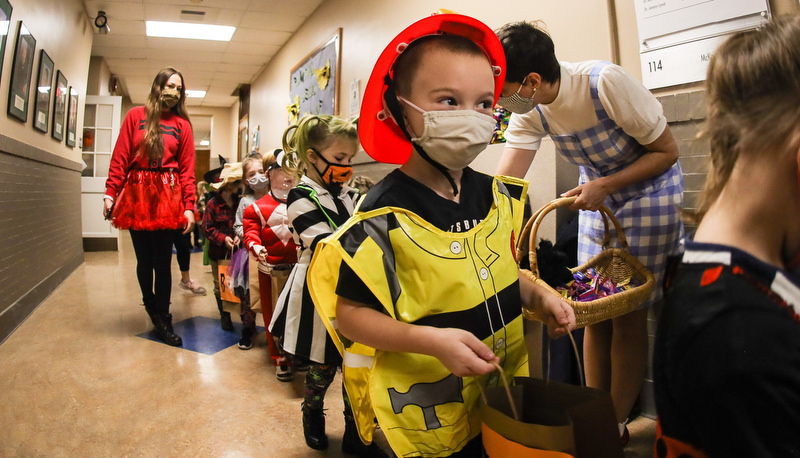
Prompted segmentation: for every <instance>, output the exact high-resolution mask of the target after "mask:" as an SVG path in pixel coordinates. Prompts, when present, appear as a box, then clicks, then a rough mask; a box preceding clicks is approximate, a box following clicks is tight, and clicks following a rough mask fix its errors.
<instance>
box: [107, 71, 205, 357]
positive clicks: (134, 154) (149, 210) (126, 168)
mask: <svg viewBox="0 0 800 458" xmlns="http://www.w3.org/2000/svg"><path fill="white" fill-rule="evenodd" d="M185 100H186V92H185V89H184V84H183V75H181V74H180V72H178V71H177V70H175V69H172V68H165V69H163V70H161V71H160V72H158V75H156V77H155V79H154V80H153V85H152V87H151V88H150V95H149V96H148V97H147V103H146V105H145V106H143V107H136V108H133V109H132V110H131V111H129V112H128V114H127V116H126V117H125V121H124V122H123V124H122V128H121V130H120V133H119V138H118V139H117V143H116V146H115V147H114V152H113V154H112V156H111V164H110V166H109V169H108V179H107V180H106V194H105V197H104V206H103V214H104V215H105V216H106V218H110V219H111V221H112V224H113V225H114V226H115V227H117V228H119V229H128V230H130V233H131V240H132V242H133V249H134V251H135V252H136V262H137V265H136V276H137V277H138V279H139V287H140V288H141V290H142V301H143V302H144V306H145V310H146V311H147V314H148V315H150V319H151V320H152V322H153V325H154V326H155V331H156V336H157V337H158V338H159V339H160V340H161V341H163V342H164V343H166V344H168V345H172V346H180V345H182V344H183V341H182V340H181V338H180V336H178V335H176V334H175V332H174V330H173V329H172V315H171V314H170V313H169V303H170V293H171V290H172V275H171V272H170V264H171V262H172V244H173V242H174V240H175V237H176V236H178V235H179V234H180V233H181V232H183V233H184V234H186V233H188V232H189V231H191V230H192V228H193V227H194V223H195V216H194V203H195V184H194V162H195V153H194V139H193V136H192V124H191V122H190V121H189V115H188V114H187V112H186V106H185ZM154 278H155V281H154Z"/></svg>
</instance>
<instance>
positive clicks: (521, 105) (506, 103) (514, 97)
mask: <svg viewBox="0 0 800 458" xmlns="http://www.w3.org/2000/svg"><path fill="white" fill-rule="evenodd" d="M524 86H525V80H522V83H521V84H520V86H519V88H518V89H517V92H515V93H513V94H511V95H510V96H508V97H503V96H500V98H499V99H497V104H498V105H500V106H501V107H503V108H505V109H506V110H508V111H510V112H512V113H516V114H525V113H527V112H529V111H531V110H533V107H535V106H536V101H535V100H534V98H535V97H536V88H533V95H531V97H530V98H528V97H523V96H522V95H520V93H519V92H520V91H521V90H522V88H523V87H524Z"/></svg>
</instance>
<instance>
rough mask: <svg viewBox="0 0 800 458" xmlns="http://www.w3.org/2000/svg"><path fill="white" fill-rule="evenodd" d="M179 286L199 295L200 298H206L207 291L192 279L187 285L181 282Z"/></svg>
mask: <svg viewBox="0 0 800 458" xmlns="http://www.w3.org/2000/svg"><path fill="white" fill-rule="evenodd" d="M178 286H180V287H181V288H183V289H185V290H188V291H191V292H193V293H194V294H197V295H198V296H205V295H206V289H205V288H203V287H202V286H200V284H199V283H197V282H196V281H194V280H191V279H190V280H189V281H188V282H186V283H184V282H183V280H181V281H179V282H178Z"/></svg>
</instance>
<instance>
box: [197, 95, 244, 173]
mask: <svg viewBox="0 0 800 458" xmlns="http://www.w3.org/2000/svg"><path fill="white" fill-rule="evenodd" d="M187 110H188V111H189V116H190V117H191V116H197V115H202V116H211V145H210V146H209V149H210V150H211V157H212V158H216V157H217V154H221V155H222V157H224V158H225V160H228V161H230V160H233V159H235V158H236V128H235V126H236V124H237V118H238V116H239V114H238V113H239V112H238V106H237V105H236V104H234V107H233V108H213V107H187Z"/></svg>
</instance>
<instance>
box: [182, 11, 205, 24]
mask: <svg viewBox="0 0 800 458" xmlns="http://www.w3.org/2000/svg"><path fill="white" fill-rule="evenodd" d="M181 19H183V20H184V21H192V22H203V21H205V19H206V12H205V11H194V10H181Z"/></svg>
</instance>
